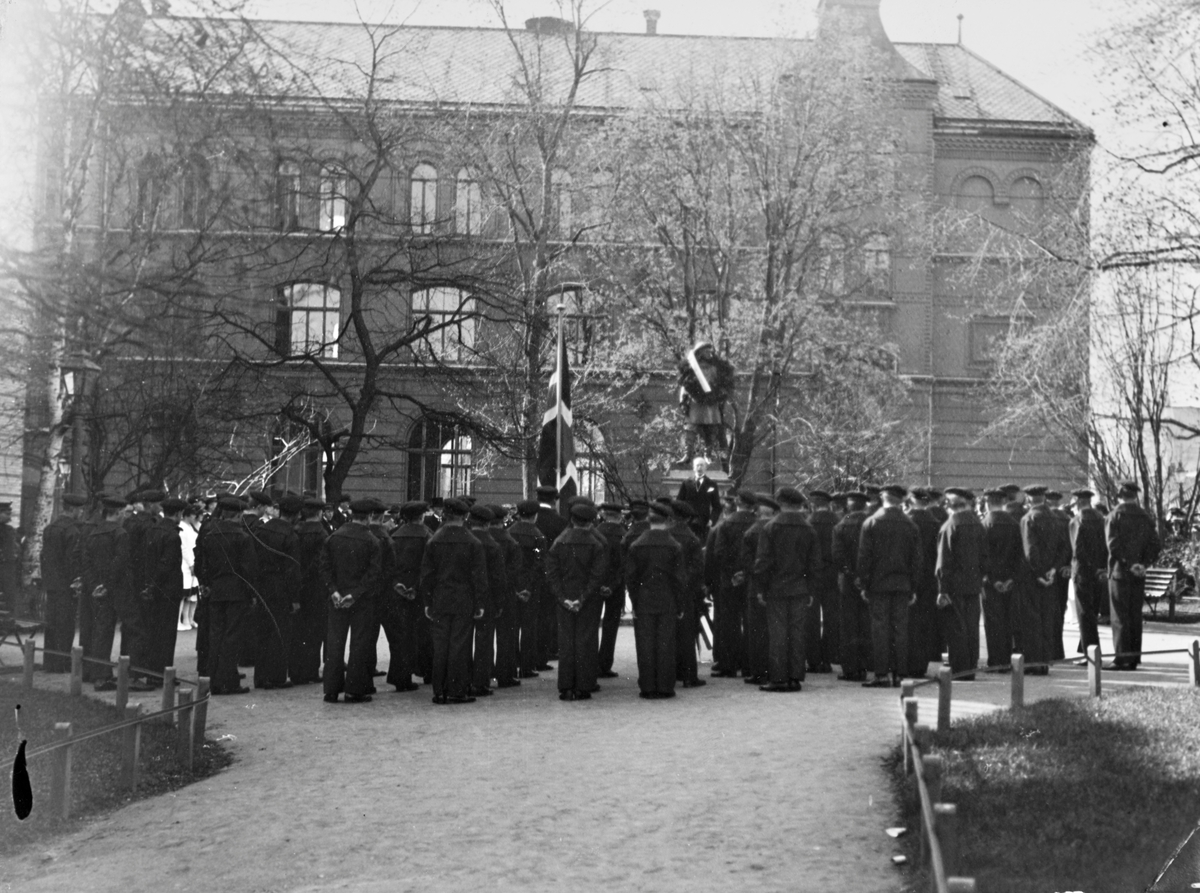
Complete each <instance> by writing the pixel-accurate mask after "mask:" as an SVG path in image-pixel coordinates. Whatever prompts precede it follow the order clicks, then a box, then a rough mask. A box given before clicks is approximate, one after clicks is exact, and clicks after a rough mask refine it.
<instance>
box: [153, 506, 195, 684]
mask: <svg viewBox="0 0 1200 893" xmlns="http://www.w3.org/2000/svg"><path fill="white" fill-rule="evenodd" d="M187 507H188V504H187V501H186V500H183V499H180V498H178V497H176V496H172V497H169V498H167V499H164V500H163V502H162V513H163V514H162V517H161V518H160V519H159V520H158V523H157V524H155V525H154V526H153V527H151V528H150V529H149V530H147V531H146V534H145V537H144V539H143V541H142V547H143V549H144V562H145V572H146V592H147V593H148V595H149V597H148V598H147V599H146V600H145V601H144V602H143V605H142V617H143V619H144V621H145V625H146V641H147V642H148V644H149V646H150V647H149V648H148V649H147V656H146V661H147V663H146V669H147V670H150V671H152V672H154V673H157V674H159V676H161V674H162V672H163V671H164V670H165V669H166V668H167V667H173V666H175V642H176V639H177V638H178V635H179V603H180V602H181V601H182V600H183V539H182V538H181V536H180V533H179V525H180V524H181V523H182V522H183V510H184V509H186V508H187ZM159 676H151V677H149V679H150V682H151V683H152V684H153V685H154V686H155V687H156V688H159V687H161V686H162V679H161V678H159Z"/></svg>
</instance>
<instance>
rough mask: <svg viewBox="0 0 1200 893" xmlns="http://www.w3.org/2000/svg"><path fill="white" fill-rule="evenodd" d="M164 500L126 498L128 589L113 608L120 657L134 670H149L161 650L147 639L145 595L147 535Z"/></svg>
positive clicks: (145, 495) (141, 493) (146, 493)
mask: <svg viewBox="0 0 1200 893" xmlns="http://www.w3.org/2000/svg"><path fill="white" fill-rule="evenodd" d="M164 498H165V497H164V494H163V492H162V491H161V490H138V491H134V492H133V493H130V494H129V497H128V502H129V506H128V508H129V515H128V516H127V517H126V518H125V532H126V533H128V534H129V587H128V588H127V590H126V592H125V594H124V596H123V597H122V598H119V599H117V601H116V602H115V603H114V607H115V608H116V609H117V622H118V623H119V624H120V625H121V654H123V655H129V662H130V664H131V666H132V667H135V668H145V669H149V667H150V665H151V664H153V663H154V654H155V652H156V650H157V649H158V648H159V647H161V644H160V643H156V642H153V641H151V638H150V628H149V624H150V622H151V616H150V615H151V614H152V613H153V611H152V607H151V605H152V602H153V598H152V597H151V596H150V594H149V592H148V591H147V580H146V534H147V532H148V531H149V530H150V529H151V528H153V527H154V526H155V525H156V524H158V522H159V520H160V517H161V514H162V507H161V503H162V501H163V499H164ZM134 675H137V674H134ZM146 679H147V681H149V682H151V683H153V681H154V680H153V679H151V678H150V677H146Z"/></svg>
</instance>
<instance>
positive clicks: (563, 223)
mask: <svg viewBox="0 0 1200 893" xmlns="http://www.w3.org/2000/svg"><path fill="white" fill-rule="evenodd" d="M550 215H551V219H550V221H549V224H550V232H551V233H552V234H553V235H555V236H557V237H558V238H560V239H569V238H571V235H572V233H571V228H572V226H573V225H574V221H573V220H572V217H571V175H570V174H569V173H568V172H567V171H564V170H561V169H559V170H555V171H552V172H551V174H550Z"/></svg>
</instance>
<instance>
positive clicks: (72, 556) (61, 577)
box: [42, 493, 87, 673]
mask: <svg viewBox="0 0 1200 893" xmlns="http://www.w3.org/2000/svg"><path fill="white" fill-rule="evenodd" d="M86 504H87V497H86V496H82V495H80V494H77V493H65V494H63V498H62V505H63V508H62V514H60V515H59V516H58V517H57V518H55V519H54V520H53V521H51V522H50V523H49V524H47V525H46V529H45V530H44V531H43V532H42V585H43V586H44V587H45V588H46V643H45V644H46V653H45V654H44V655H43V657H42V666H43V668H44V669H45V670H46V672H47V673H66V672H68V671H69V670H70V669H71V658H70V657H60V656H59V655H57V654H51V653H50V652H51V651H61V652H63V653H64V654H70V653H71V646H72V645H74V644H75V616H76V613H77V611H78V604H79V592H80V590H81V589H82V588H83V550H82V548H81V540H82V537H83V522H82V520H81V517H80V516H81V514H82V512H83V506H84V505H86Z"/></svg>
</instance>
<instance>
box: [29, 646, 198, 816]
mask: <svg viewBox="0 0 1200 893" xmlns="http://www.w3.org/2000/svg"><path fill="white" fill-rule="evenodd" d="M6 644H10V643H6ZM21 650H22V652H23V655H24V667H23V672H24V675H23V678H22V686H23V687H24V688H25V689H27V690H31V691H32V690H33V674H34V669H35V664H34V655H35V653H36V652H38V651H41V652H42V653H43V654H52V655H57V656H59V657H70V658H71V676H70V682H69V691H70V693H71V694H72V695H82V694H83V662H84V661H85V660H86V661H87V662H89V663H92V664H98V665H100V666H108V667H114V668H115V669H116V671H117V688H116V710H117V715H118V716H120V717H121V719H120V720H119V721H117V722H115V723H111V724H109V725H106V726H102V727H101V728H98V729H90V730H88V731H86V732H84V733H83V734H81V735H76V734H75V733H74V732H75V730H74V729H73V728H72V724H71V723H69V722H60V723H55V724H54V734H55V737H56V738H58V739H59V740H56V741H55V742H54V743H52V744H47V745H45V746H43V747H38V748H34V749H33V750H30V751H28V752H27V753H26V754H25V759H26V760H27V761H28V760H32V759H33V758H34V757H40V756H46V755H49V756H50V757H51V758H52V760H53V762H52V764H51V769H50V810H51V812H52V813H54V814H55V815H61V816H62V817H63V818H67V817H68V816H69V815H70V810H71V756H72V748H73V747H74V746H75V745H76V744H80V743H82V742H84V741H87V740H88V739H90V738H98V737H100V736H101V735H108V734H111V733H113V732H122V735H123V741H122V751H121V753H122V757H121V774H120V781H121V784H122V785H127V786H128V787H129V788H130V789H131V790H133V791H136V790H137V786H138V762H139V758H140V755H141V746H142V725H143V724H144V723H147V722H152V721H157V720H162V721H165V722H166V723H167V724H168V725H174V726H175V728H176V731H177V735H176V754H177V756H178V759H179V762H180V763H181V764H182V765H183V766H184V767H185V768H186V769H187V771H188V772H191V771H192V770H193V768H194V766H195V755H196V746H197V745H198V744H200V745H202V744H203V743H204V733H205V728H206V726H207V724H208V702H209V699H210V698H211V697H212V695H211V693H210V680H209V678H208V677H207V676H201V677H200V678H199V679H196V680H192V679H184V678H178V677H176V675H175V668H174V667H167V668H166V669H165V670H164V671H163V672H162V673H156V672H153V671H151V670H144V669H141V668H138V667H133V668H131V667H130V664H129V658H128V657H125V656H122V657H121V658H120V659H119V660H118V661H117V662H116V663H113V662H112V661H107V660H99V659H97V658H91V657H86V658H85V657H84V656H83V649H82V648H81V647H79V646H78V645H76V646H75V647H73V648H72V649H71V653H70V654H69V655H68V654H65V653H64V652H61V651H55V650H49V649H45V648H37V647H36V646H35V644H34V641H33V640H32V639H26V640H25V641H24V643H23V644H22V646H21ZM131 669H132V670H136V671H137V672H138V673H139V674H140V675H143V676H154V677H157V678H159V679H162V681H163V691H162V706H161V707H160V709H158V710H155V711H154V712H152V713H142V705H141V704H130V703H129V674H130V671H131ZM177 684H179V685H188V686H191V687H192V688H193V689H194V691H180V692H178V699H177V698H176V691H175V688H176V685H177ZM177 700H178V702H177Z"/></svg>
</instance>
